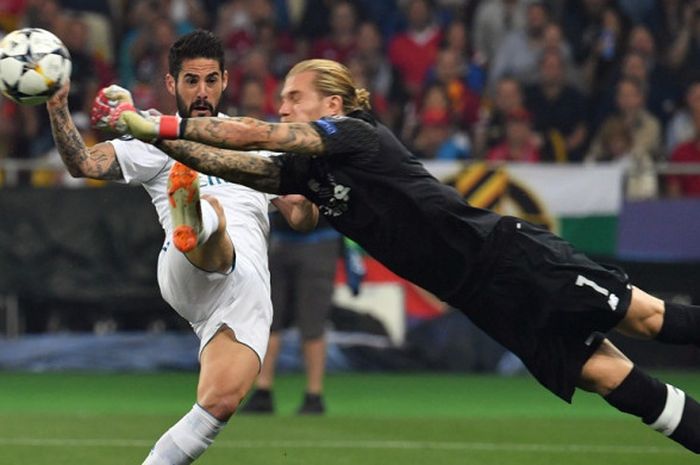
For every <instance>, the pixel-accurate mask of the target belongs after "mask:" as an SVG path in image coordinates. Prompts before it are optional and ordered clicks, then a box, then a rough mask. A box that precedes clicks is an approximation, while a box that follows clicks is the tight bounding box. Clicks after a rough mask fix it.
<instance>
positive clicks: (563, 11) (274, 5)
mask: <svg viewBox="0 0 700 465" xmlns="http://www.w3.org/2000/svg"><path fill="white" fill-rule="evenodd" d="M26 26H32V27H41V28H44V29H48V30H50V31H52V32H54V33H55V34H56V35H58V36H59V37H60V38H61V39H62V40H63V41H64V42H65V44H66V45H67V47H68V48H69V50H70V52H71V56H72V60H73V73H72V77H71V82H72V88H71V96H70V104H71V109H72V111H73V114H74V117H75V120H76V122H77V124H78V125H79V127H80V129H81V130H82V131H84V135H85V137H86V139H87V140H88V141H90V140H95V139H96V138H99V137H101V135H100V134H96V133H94V132H92V131H91V130H90V128H89V127H88V119H89V118H88V114H89V109H90V105H91V100H92V98H93V96H94V95H95V93H96V91H97V90H98V89H99V88H100V87H102V86H105V85H108V84H110V83H115V82H116V83H119V84H120V85H122V86H124V87H127V88H129V89H131V91H132V93H133V94H134V98H135V101H136V104H137V106H139V107H142V108H151V107H153V108H158V109H159V110H161V111H163V112H174V111H175V106H174V100H173V99H172V98H171V97H170V96H169V95H167V91H166V90H165V86H164V85H163V77H164V75H165V74H166V72H167V50H168V47H169V46H170V44H171V43H172V42H173V41H174V40H175V39H176V38H177V37H178V36H179V35H181V34H183V33H186V32H188V31H191V30H193V29H196V28H205V29H209V30H212V31H215V32H216V33H217V34H218V35H219V36H220V37H221V38H222V40H223V42H224V44H225V47H226V53H227V69H228V73H229V86H228V89H227V91H226V95H225V101H224V104H223V106H222V111H224V112H226V113H228V114H230V115H248V116H254V117H257V118H261V119H265V120H271V121H274V120H275V118H276V117H277V115H276V108H277V99H278V94H279V90H280V83H281V81H282V79H283V78H284V75H285V73H286V71H287V70H288V69H289V68H290V66H291V65H292V64H294V63H295V62H296V61H298V60H301V59H305V58H311V57H322V58H330V59H334V60H338V61H340V62H342V63H344V64H346V65H347V66H348V68H349V69H350V70H351V72H352V74H353V76H354V78H355V80H356V82H357V83H358V85H359V86H360V87H365V88H366V89H367V90H369V91H370V92H371V96H372V100H371V102H372V107H373V111H374V112H375V114H376V115H377V117H378V118H379V119H380V120H381V121H382V122H383V123H385V124H386V125H388V126H389V127H390V128H392V129H393V130H394V131H395V132H396V133H397V134H398V135H399V136H400V137H401V139H402V140H403V142H404V143H405V144H406V145H407V146H409V147H410V148H411V149H412V150H413V151H414V153H416V154H417V155H418V156H419V157H421V158H423V159H449V160H454V159H460V160H491V161H517V162H527V163H546V162H550V163H600V162H620V163H625V164H626V166H627V167H628V173H630V175H629V182H628V183H627V195H628V196H629V197H633V198H651V197H655V196H659V195H684V196H700V176H687V175H684V176H681V175H678V176H676V175H668V176H663V177H660V176H658V173H657V172H656V171H655V170H656V169H657V167H658V166H660V164H663V163H664V162H673V163H688V162H690V163H699V162H700V0H549V1H542V0H539V1H538V0H104V1H99V2H96V1H93V0H0V35H2V34H5V33H7V32H9V31H12V30H14V29H17V28H20V27H26ZM51 149H52V139H51V134H50V128H49V125H48V121H47V117H46V114H45V110H44V109H43V108H42V107H18V106H17V105H15V104H13V103H12V102H10V101H8V100H7V99H4V98H3V99H0V158H12V157H16V158H28V159H34V158H38V157H42V156H45V154H46V153H48V152H50V151H51ZM660 180H661V181H660Z"/></svg>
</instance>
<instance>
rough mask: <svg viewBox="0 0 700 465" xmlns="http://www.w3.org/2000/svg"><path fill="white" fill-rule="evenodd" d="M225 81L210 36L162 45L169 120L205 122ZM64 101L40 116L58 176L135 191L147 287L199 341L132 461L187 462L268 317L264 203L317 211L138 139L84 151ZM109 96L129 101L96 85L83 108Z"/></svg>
mask: <svg viewBox="0 0 700 465" xmlns="http://www.w3.org/2000/svg"><path fill="white" fill-rule="evenodd" d="M226 82H227V73H226V71H225V70H224V65H223V48H222V46H221V42H220V41H219V39H218V38H216V36H214V35H213V34H211V33H209V32H206V31H195V32H193V33H190V34H187V35H185V36H183V37H182V38H180V39H179V40H178V41H177V42H175V44H173V46H172V47H171V49H170V56H169V74H168V75H167V76H166V81H165V83H166V86H167V88H168V90H169V91H170V92H171V93H172V94H173V95H174V96H175V98H176V100H177V106H178V113H179V114H180V115H185V116H189V117H196V116H213V115H217V114H218V111H217V107H218V106H219V102H220V100H221V96H222V93H223V90H224V88H225V87H226ZM67 95H68V86H66V87H64V88H63V89H61V90H60V91H59V93H57V94H56V95H55V96H54V97H53V98H52V99H51V100H50V101H49V102H48V104H47V109H48V112H49V116H50V120H51V125H52V131H53V136H54V140H55V142H56V147H57V149H58V151H59V153H60V155H61V158H62V159H63V161H64V163H65V164H66V166H67V168H68V170H69V172H70V173H71V174H72V175H73V176H76V177H89V178H94V179H106V180H115V181H125V182H128V183H131V184H140V185H142V186H143V187H144V188H145V189H146V191H147V192H148V193H149V195H150V196H151V199H152V202H153V205H154V206H155V208H156V210H157V212H158V219H159V221H160V223H161V225H162V227H163V229H164V232H165V242H164V244H163V247H162V251H161V253H160V256H159V258H158V284H159V287H160V290H161V294H162V295H163V298H164V299H165V300H166V301H167V302H168V303H169V304H170V305H171V306H172V307H173V308H174V309H175V310H176V311H177V312H178V313H179V314H180V315H181V316H183V317H184V318H185V319H187V320H188V321H189V322H190V324H191V325H192V327H193V329H194V331H195V332H196V334H197V336H198V337H199V338H200V341H201V342H200V348H199V356H200V365H201V370H200V375H199V383H198V386H197V402H196V403H195V404H194V406H193V407H192V409H191V410H190V411H189V412H188V413H187V414H186V415H185V416H184V417H183V418H182V419H180V420H179V421H178V422H177V423H176V424H175V425H173V426H172V427H171V428H170V429H169V430H168V431H166V432H165V433H164V434H163V435H162V436H161V438H160V439H159V440H158V441H157V442H156V444H155V446H154V447H153V449H152V450H151V453H150V454H149V455H148V457H147V458H146V460H145V462H144V465H165V464H167V465H180V464H189V463H192V462H193V461H194V460H195V459H196V458H197V457H199V456H200V455H201V454H202V453H203V452H204V451H205V450H206V448H207V447H208V446H209V445H210V444H211V443H212V442H213V440H214V438H215V437H216V435H217V434H218V432H219V431H220V430H221V428H222V427H223V426H224V425H225V424H226V422H227V421H228V419H229V418H230V417H231V416H232V415H233V413H234V412H235V411H236V408H237V407H238V404H239V403H240V401H241V400H242V399H243V397H244V396H245V394H246V393H247V392H248V390H249V389H250V388H251V386H252V385H253V382H254V380H255V377H256V376H257V374H258V372H259V370H260V366H261V361H262V359H263V358H264V356H265V350H266V348H267V343H268V337H269V330H270V324H271V321H272V304H271V301H270V277H269V271H268V267H267V234H268V232H269V222H268V216H267V213H268V202H272V203H273V204H274V205H275V206H276V207H277V208H278V209H279V210H280V212H281V213H282V215H283V216H284V217H285V218H286V219H287V221H288V222H289V223H290V225H292V227H294V228H296V229H299V230H309V229H311V228H313V227H314V226H315V224H316V221H317V219H318V210H317V209H316V207H315V206H313V205H312V204H311V203H310V202H308V201H307V200H306V199H305V198H304V197H302V196H296V195H294V196H281V197H276V196H271V195H269V194H262V193H259V192H256V191H254V190H252V189H249V188H247V187H243V186H240V185H236V184H232V183H228V182H225V181H223V180H221V179H220V178H216V177H212V176H204V175H199V174H198V173H196V172H195V171H193V170H191V169H189V168H187V167H185V166H184V165H181V164H179V163H176V162H173V160H172V159H170V158H169V157H168V156H167V155H166V154H165V153H163V152H161V151H160V150H158V149H157V148H155V147H153V146H152V145H149V144H144V143H142V142H140V141H138V140H133V139H124V138H122V139H115V140H112V141H108V142H103V143H99V144H97V145H95V146H93V147H90V148H88V147H86V145H85V143H84V141H83V140H82V138H81V136H80V134H79V133H78V131H77V129H76V127H75V124H74V123H73V121H72V119H71V116H70V113H69V111H68V102H67ZM116 95H120V96H121V101H128V102H130V100H131V98H130V95H129V94H128V91H126V90H124V89H122V88H119V87H117V86H112V87H110V88H108V89H106V90H105V91H104V92H102V93H100V95H98V97H97V99H96V100H95V106H94V109H93V115H92V116H93V122H94V123H99V122H100V119H101V118H104V117H107V115H108V110H109V109H108V108H106V107H104V106H105V105H107V103H106V102H108V100H110V99H113V98H115V96H116ZM200 191H201V201H200ZM127 220H128V219H127Z"/></svg>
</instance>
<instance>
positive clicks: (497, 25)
mask: <svg viewBox="0 0 700 465" xmlns="http://www.w3.org/2000/svg"><path fill="white" fill-rule="evenodd" d="M526 9H527V2H526V0H490V1H485V2H479V5H478V6H477V9H476V11H475V12H474V31H473V34H474V36H473V37H474V38H473V41H474V49H475V55H476V59H477V60H479V61H481V62H483V63H485V65H486V66H489V65H490V63H491V62H492V60H493V57H494V56H495V54H496V49H497V48H498V47H499V46H500V44H501V41H502V40H503V38H504V37H505V36H506V35H508V34H509V33H510V32H514V31H521V30H524V29H525V22H526V20H525V17H526V14H525V11H526Z"/></svg>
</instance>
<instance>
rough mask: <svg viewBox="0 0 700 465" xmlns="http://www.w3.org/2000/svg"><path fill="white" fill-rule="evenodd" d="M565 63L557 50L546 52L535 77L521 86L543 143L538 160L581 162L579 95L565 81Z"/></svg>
mask: <svg viewBox="0 0 700 465" xmlns="http://www.w3.org/2000/svg"><path fill="white" fill-rule="evenodd" d="M565 67H566V63H565V61H564V58H563V57H562V54H561V52H560V51H559V50H550V51H546V52H545V53H544V55H543V56H542V58H541V59H540V62H539V70H540V73H539V79H538V81H537V83H536V84H534V85H531V86H529V87H527V88H526V89H525V101H526V102H527V103H526V107H527V108H528V109H529V110H530V111H531V112H532V113H533V118H534V128H535V131H536V132H537V133H538V135H539V137H540V139H541V140H542V142H543V146H542V153H541V155H542V161H556V162H564V161H581V160H582V158H583V155H584V150H585V144H586V141H587V138H588V128H587V123H586V117H585V114H586V111H585V110H586V102H585V98H584V96H583V94H581V92H579V91H578V89H576V88H575V87H573V86H571V85H570V84H569V83H567V72H566V68H565Z"/></svg>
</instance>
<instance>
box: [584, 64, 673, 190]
mask: <svg viewBox="0 0 700 465" xmlns="http://www.w3.org/2000/svg"><path fill="white" fill-rule="evenodd" d="M644 95H645V90H644V84H643V83H642V82H640V81H639V80H638V79H634V78H632V77H625V78H622V79H621V80H620V82H619V83H618V85H617V95H616V103H617V111H616V112H615V113H614V114H613V115H611V116H609V117H608V118H606V120H605V121H604V122H603V125H602V126H601V129H600V130H598V132H597V133H596V135H595V137H594V139H593V142H592V143H591V150H590V152H589V154H588V155H587V159H588V160H601V159H604V158H605V155H604V152H605V150H604V148H603V132H602V131H603V128H605V127H606V126H608V125H610V124H612V123H609V122H608V121H609V120H610V119H613V118H619V119H620V121H622V124H624V126H625V128H626V129H627V131H629V133H630V135H631V138H632V147H631V149H630V153H631V155H632V156H631V157H629V158H628V160H627V161H628V163H629V168H628V170H629V173H628V186H627V196H628V197H629V198H632V199H645V198H652V197H655V196H656V195H657V194H658V181H657V175H656V172H655V168H654V162H655V161H656V160H658V159H659V157H660V153H661V151H660V148H661V125H660V123H659V121H658V119H656V117H654V116H653V115H652V114H651V113H650V112H649V111H648V110H647V109H646V108H645V97H644Z"/></svg>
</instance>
